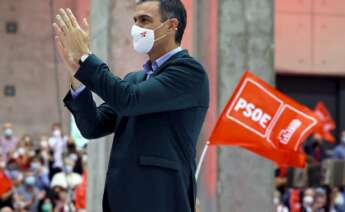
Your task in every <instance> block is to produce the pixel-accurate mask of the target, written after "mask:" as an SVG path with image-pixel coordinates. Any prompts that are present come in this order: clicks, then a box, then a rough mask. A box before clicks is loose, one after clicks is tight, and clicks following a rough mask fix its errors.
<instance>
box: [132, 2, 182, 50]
mask: <svg viewBox="0 0 345 212" xmlns="http://www.w3.org/2000/svg"><path fill="white" fill-rule="evenodd" d="M148 1H159V2H160V6H159V7H160V8H159V9H160V15H161V22H164V21H166V20H168V19H170V18H176V19H177V20H178V21H179V24H178V26H177V32H176V36H175V42H176V43H178V44H181V41H182V38H183V34H184V31H185V29H186V25H187V12H186V8H185V7H184V5H183V3H182V2H181V0H138V1H137V4H141V3H144V2H148Z"/></svg>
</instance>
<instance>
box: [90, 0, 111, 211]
mask: <svg viewBox="0 0 345 212" xmlns="http://www.w3.org/2000/svg"><path fill="white" fill-rule="evenodd" d="M109 6H110V0H95V1H93V0H92V1H91V14H90V21H89V22H90V26H91V39H92V42H91V49H92V51H93V52H94V53H95V54H96V55H97V56H99V57H100V58H102V59H103V60H104V61H108V45H109V29H108V28H109V12H110V9H109ZM94 97H95V100H96V102H97V103H98V104H99V103H101V100H100V99H99V98H97V96H95V95H94ZM109 137H112V136H109ZM110 147H111V138H101V139H97V140H94V141H90V142H89V143H88V187H87V211H89V212H93V211H102V196H103V190H104V181H105V175H106V170H107V166H108V160H109V149H110Z"/></svg>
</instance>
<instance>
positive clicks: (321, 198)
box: [312, 188, 328, 212]
mask: <svg viewBox="0 0 345 212" xmlns="http://www.w3.org/2000/svg"><path fill="white" fill-rule="evenodd" d="M312 208H313V210H312V211H313V212H327V211H328V210H327V193H326V190H325V189H324V188H317V189H315V195H314V202H313V207H312Z"/></svg>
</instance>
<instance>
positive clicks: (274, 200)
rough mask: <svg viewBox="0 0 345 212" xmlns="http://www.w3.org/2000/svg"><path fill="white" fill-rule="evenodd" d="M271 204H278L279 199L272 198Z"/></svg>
mask: <svg viewBox="0 0 345 212" xmlns="http://www.w3.org/2000/svg"><path fill="white" fill-rule="evenodd" d="M273 204H274V205H278V204H279V198H278V197H274V198H273Z"/></svg>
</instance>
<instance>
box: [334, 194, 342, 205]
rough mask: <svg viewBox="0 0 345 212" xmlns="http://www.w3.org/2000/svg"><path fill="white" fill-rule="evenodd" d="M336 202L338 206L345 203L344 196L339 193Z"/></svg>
mask: <svg viewBox="0 0 345 212" xmlns="http://www.w3.org/2000/svg"><path fill="white" fill-rule="evenodd" d="M335 204H336V205H338V206H342V205H344V198H343V196H342V195H341V194H338V195H337V197H336V198H335Z"/></svg>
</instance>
